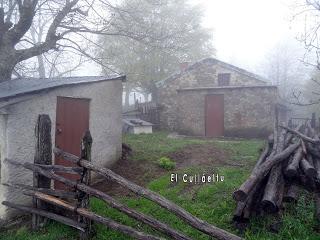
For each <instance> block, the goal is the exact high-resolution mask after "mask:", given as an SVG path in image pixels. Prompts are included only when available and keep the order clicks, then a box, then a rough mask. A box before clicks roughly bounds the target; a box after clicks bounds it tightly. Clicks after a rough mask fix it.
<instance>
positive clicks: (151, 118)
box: [135, 101, 160, 128]
mask: <svg viewBox="0 0 320 240" xmlns="http://www.w3.org/2000/svg"><path fill="white" fill-rule="evenodd" d="M135 108H136V110H137V111H138V112H139V116H138V118H139V119H142V120H144V121H147V122H150V123H152V124H154V127H155V128H159V126H160V108H159V106H158V105H157V104H156V103H155V102H144V103H139V102H138V101H137V102H136V103H135Z"/></svg>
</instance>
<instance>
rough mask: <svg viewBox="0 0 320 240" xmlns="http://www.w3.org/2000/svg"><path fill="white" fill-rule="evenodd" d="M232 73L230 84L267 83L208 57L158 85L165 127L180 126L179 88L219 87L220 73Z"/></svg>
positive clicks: (158, 95)
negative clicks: (178, 114) (178, 113)
mask: <svg viewBox="0 0 320 240" xmlns="http://www.w3.org/2000/svg"><path fill="white" fill-rule="evenodd" d="M219 73H230V74H231V76H230V86H250V85H262V86H263V85H266V82H263V81H261V80H260V79H257V78H255V77H253V76H252V75H250V74H246V73H247V72H246V71H244V70H243V72H242V71H241V70H239V69H238V68H236V67H234V68H228V67H225V66H224V65H221V64H219V61H215V60H214V59H206V60H203V61H200V62H198V63H196V64H193V65H192V66H191V67H189V68H188V69H187V71H185V72H180V73H177V74H175V75H173V76H171V77H169V78H168V79H166V80H165V81H163V82H162V83H160V84H159V86H158V92H157V99H158V104H159V105H160V107H161V109H162V110H161V114H160V125H161V127H162V128H164V129H169V130H172V131H174V130H177V129H178V128H179V125H178V119H177V117H178V116H177V111H178V106H177V102H178V94H177V90H178V89H182V88H194V87H217V86H218V74H219Z"/></svg>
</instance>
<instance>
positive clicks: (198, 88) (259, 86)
mask: <svg viewBox="0 0 320 240" xmlns="http://www.w3.org/2000/svg"><path fill="white" fill-rule="evenodd" d="M243 88H249V89H251V88H277V86H275V85H248V86H219V87H193V88H180V89H177V91H178V92H179V91H200V90H218V89H243Z"/></svg>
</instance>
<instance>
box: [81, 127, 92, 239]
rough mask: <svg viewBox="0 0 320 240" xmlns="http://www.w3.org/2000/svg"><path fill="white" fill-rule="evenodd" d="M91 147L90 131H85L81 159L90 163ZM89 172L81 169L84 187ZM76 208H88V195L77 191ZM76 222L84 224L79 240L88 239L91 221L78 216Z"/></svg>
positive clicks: (88, 183) (88, 181)
mask: <svg viewBox="0 0 320 240" xmlns="http://www.w3.org/2000/svg"><path fill="white" fill-rule="evenodd" d="M91 147H92V137H91V134H90V131H89V130H88V131H86V132H85V134H84V136H83V138H82V141H81V158H83V159H86V160H88V161H90V162H91ZM90 175H91V174H90V170H88V169H86V168H83V172H82V175H81V179H80V181H81V182H82V183H84V184H86V185H90V178H91V176H90ZM78 194H79V197H78V206H79V207H81V208H87V207H88V206H89V195H88V194H86V193H84V192H82V191H79V192H78ZM78 221H79V222H80V223H84V224H85V225H86V226H87V227H86V231H85V232H80V236H79V237H80V240H85V239H89V238H90V234H91V225H92V224H91V221H90V220H89V219H87V218H85V217H82V216H79V217H78Z"/></svg>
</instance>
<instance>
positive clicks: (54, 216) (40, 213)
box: [2, 201, 85, 231]
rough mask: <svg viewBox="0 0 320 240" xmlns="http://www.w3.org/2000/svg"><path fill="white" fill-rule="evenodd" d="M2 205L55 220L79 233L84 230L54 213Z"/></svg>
mask: <svg viewBox="0 0 320 240" xmlns="http://www.w3.org/2000/svg"><path fill="white" fill-rule="evenodd" d="M2 204H3V205H5V206H7V207H11V208H15V209H18V210H20V211H23V212H28V213H32V214H36V215H39V216H43V217H46V218H50V219H52V220H55V221H57V222H60V223H63V224H65V225H68V226H70V227H73V228H76V229H78V230H80V231H85V230H84V227H85V226H83V225H81V224H79V223H78V222H77V221H74V220H71V219H70V218H66V217H62V216H60V215H57V214H55V213H50V212H47V211H45V210H41V209H38V208H32V207H28V206H23V205H20V204H15V203H11V202H8V201H3V202H2Z"/></svg>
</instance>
